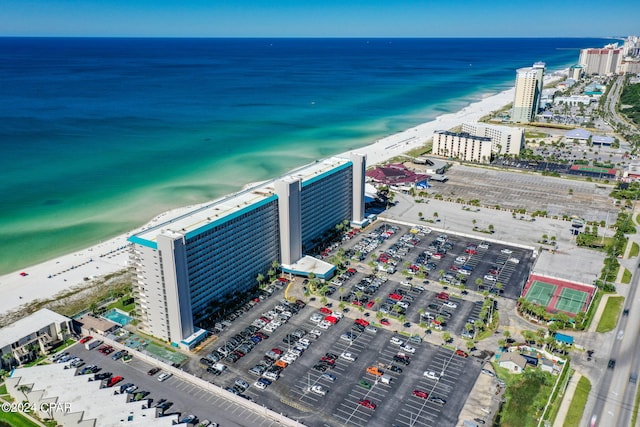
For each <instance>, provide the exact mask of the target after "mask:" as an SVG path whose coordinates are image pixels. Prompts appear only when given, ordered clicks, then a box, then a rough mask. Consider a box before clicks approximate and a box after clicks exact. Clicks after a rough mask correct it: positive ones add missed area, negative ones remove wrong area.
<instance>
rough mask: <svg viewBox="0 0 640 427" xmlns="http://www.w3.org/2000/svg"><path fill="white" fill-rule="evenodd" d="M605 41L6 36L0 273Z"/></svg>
mask: <svg viewBox="0 0 640 427" xmlns="http://www.w3.org/2000/svg"><path fill="white" fill-rule="evenodd" d="M605 43H607V40H602V39H573V38H572V39H554V38H545V39H529V38H528V39H461V38H457V39H380V38H372V39H184V38H179V39H176V38H173V39H162V38H0V58H1V60H0V82H1V83H0V99H1V100H2V102H1V103H0V148H1V149H2V156H0V170H2V175H1V177H2V179H1V180H0V242H1V243H2V244H1V245H0V274H4V273H8V272H11V271H15V270H18V269H21V268H23V267H26V266H28V265H32V264H35V263H38V262H41V261H44V260H46V259H50V258H52V257H54V256H58V255H62V254H65V253H68V252H71V251H74V250H79V249H82V248H83V247H87V246H90V245H93V244H95V243H98V242H99V241H102V240H106V239H108V238H110V237H113V236H115V235H118V234H121V233H124V232H127V231H130V230H131V229H133V228H135V227H137V226H140V225H142V224H144V223H145V222H147V221H148V220H149V219H151V218H152V217H153V216H155V215H157V214H159V213H160V212H163V211H165V210H168V209H171V208H174V207H178V206H184V205H190V204H193V203H198V202H203V201H206V200H210V199H213V198H216V197H219V196H222V195H224V194H227V193H230V192H233V191H236V190H238V189H240V188H241V187H242V186H243V185H244V184H246V183H249V182H255V181H260V180H264V179H268V178H272V177H275V176H277V175H280V174H282V173H285V172H286V171H287V170H289V169H291V168H293V167H296V166H299V165H302V164H305V163H309V162H311V161H313V160H315V159H318V158H323V157H327V156H330V155H333V154H337V153H341V152H344V151H346V150H349V149H353V148H357V147H361V146H364V145H367V144H370V143H372V142H374V141H376V140H377V139H380V138H382V137H384V136H388V135H390V134H393V133H396V132H398V131H401V130H403V129H406V128H409V127H412V126H415V125H417V124H419V123H423V122H427V121H430V120H433V119H435V118H436V117H438V116H439V115H442V114H445V113H451V112H455V111H458V110H460V109H462V108H463V107H465V106H467V105H468V104H470V103H472V102H474V101H477V100H479V99H482V98H483V97H485V96H488V95H491V94H495V93H497V92H500V91H502V90H505V89H507V88H509V87H511V86H512V85H513V82H514V78H515V69H516V68H519V67H524V66H530V65H531V64H533V62H536V61H544V62H546V63H547V68H548V69H549V70H557V69H561V68H565V67H567V66H570V65H572V64H574V63H575V62H576V61H577V60H578V55H579V51H578V49H580V48H585V47H599V46H602V45H604V44H605Z"/></svg>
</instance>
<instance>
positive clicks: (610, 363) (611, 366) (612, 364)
mask: <svg viewBox="0 0 640 427" xmlns="http://www.w3.org/2000/svg"><path fill="white" fill-rule="evenodd" d="M615 367H616V359H609V364H608V365H607V368H609V369H613V368H615Z"/></svg>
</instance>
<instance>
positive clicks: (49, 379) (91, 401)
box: [8, 363, 178, 427]
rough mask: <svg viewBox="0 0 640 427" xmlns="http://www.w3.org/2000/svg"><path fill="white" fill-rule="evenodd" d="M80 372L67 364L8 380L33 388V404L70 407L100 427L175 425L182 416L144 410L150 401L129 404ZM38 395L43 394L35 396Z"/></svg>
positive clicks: (26, 370) (22, 373)
mask: <svg viewBox="0 0 640 427" xmlns="http://www.w3.org/2000/svg"><path fill="white" fill-rule="evenodd" d="M75 374H76V369H65V367H64V364H62V363H54V364H52V365H42V366H33V367H31V368H19V369H15V370H14V371H13V372H12V373H11V377H10V379H9V380H8V382H10V383H11V384H13V385H14V386H16V387H17V386H19V385H33V386H32V389H31V392H28V393H27V396H28V397H29V399H30V401H31V402H32V403H34V404H35V403H38V402H39V401H41V400H43V399H53V400H54V401H55V402H61V403H62V402H64V403H65V404H68V405H70V410H69V411H68V413H80V414H81V415H80V419H81V420H84V421H86V420H92V419H95V420H96V424H95V425H96V426H116V425H118V426H123V425H127V426H135V427H140V426H147V425H148V426H152V425H153V426H171V425H175V424H174V422H175V423H177V420H178V416H177V414H176V415H173V416H171V415H170V416H167V417H160V418H158V417H156V411H157V409H156V408H148V409H144V408H145V405H146V404H147V401H146V400H142V401H139V402H128V403H127V398H128V395H127V394H126V393H125V394H118V395H114V394H113V388H100V384H101V381H88V379H89V375H75ZM35 392H39V393H42V394H41V396H39V399H38V396H37V395H36V396H34V395H33V394H34V393H35Z"/></svg>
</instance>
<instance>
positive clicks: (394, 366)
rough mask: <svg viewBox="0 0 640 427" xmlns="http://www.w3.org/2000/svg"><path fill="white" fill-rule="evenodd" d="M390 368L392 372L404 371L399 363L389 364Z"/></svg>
mask: <svg viewBox="0 0 640 427" xmlns="http://www.w3.org/2000/svg"><path fill="white" fill-rule="evenodd" d="M389 370H390V371H391V372H397V373H399V374H401V373H402V368H401V367H400V366H398V365H391V366H389Z"/></svg>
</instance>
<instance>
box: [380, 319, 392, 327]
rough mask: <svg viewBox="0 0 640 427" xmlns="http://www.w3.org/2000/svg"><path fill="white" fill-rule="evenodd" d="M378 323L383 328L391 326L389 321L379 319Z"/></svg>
mask: <svg viewBox="0 0 640 427" xmlns="http://www.w3.org/2000/svg"><path fill="white" fill-rule="evenodd" d="M380 323H381V324H382V325H384V326H389V325H391V322H389V319H381V320H380Z"/></svg>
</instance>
